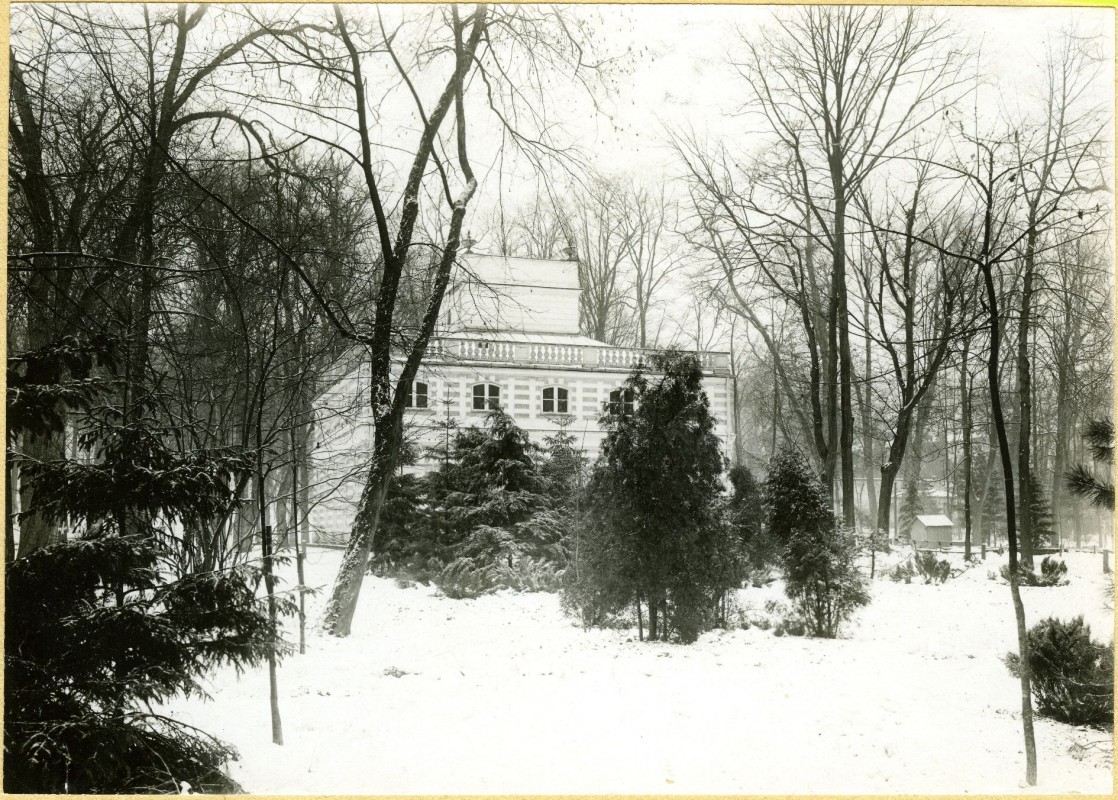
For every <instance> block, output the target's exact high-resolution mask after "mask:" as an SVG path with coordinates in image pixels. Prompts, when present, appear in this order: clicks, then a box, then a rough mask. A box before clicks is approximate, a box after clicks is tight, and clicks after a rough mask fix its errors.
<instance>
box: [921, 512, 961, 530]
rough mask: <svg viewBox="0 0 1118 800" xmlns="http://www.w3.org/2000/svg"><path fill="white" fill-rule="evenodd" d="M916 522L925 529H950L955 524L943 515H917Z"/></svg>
mask: <svg viewBox="0 0 1118 800" xmlns="http://www.w3.org/2000/svg"><path fill="white" fill-rule="evenodd" d="M916 521H917V522H919V523H920V524H921V525H923V526H924V527H925V528H944V527H948V528H950V527H954V526H955V523H954V522H952V521H951V520H950V519H948V518H947V517H945V516H944V515H943V514H917V515H916Z"/></svg>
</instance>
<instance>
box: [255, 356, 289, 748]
mask: <svg viewBox="0 0 1118 800" xmlns="http://www.w3.org/2000/svg"><path fill="white" fill-rule="evenodd" d="M261 380H263V376H261ZM261 396H263V392H261ZM262 413H263V412H262V411H257V415H256V493H257V495H258V498H257V500H258V502H259V507H260V556H261V567H262V569H263V571H264V591H265V592H267V595H268V619H269V621H271V623H272V630H273V631H275V632H276V633H275V634H274V635H278V630H277V622H276V582H275V577H274V576H273V575H272V526H271V525H269V524H268V499H267V496H266V495H265V492H264V463H263V460H262V458H263V447H262V445H263V441H262V440H263V436H262V430H261V428H262V421H261V416H262ZM268 707H269V710H270V712H271V717H272V744H283V723H282V722H281V720H280V710H279V687H278V684H277V676H276V644H275V641H274V640H273V642H272V644H271V646H270V647H269V648H268Z"/></svg>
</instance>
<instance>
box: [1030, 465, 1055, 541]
mask: <svg viewBox="0 0 1118 800" xmlns="http://www.w3.org/2000/svg"><path fill="white" fill-rule="evenodd" d="M1029 517H1030V523H1029V530H1030V532H1031V533H1032V539H1033V542H1032V544H1033V550H1034V551H1035V550H1036V549H1037V548H1039V547H1050V546H1052V544H1053V543H1054V542H1055V541H1056V528H1055V522H1054V521H1053V519H1052V507H1051V506H1050V505H1049V504H1048V497H1047V496H1046V495H1045V492H1044V487H1043V486H1042V485H1041V482H1040V479H1039V478H1038V477H1037V476H1036V473H1035V472H1030V473H1029Z"/></svg>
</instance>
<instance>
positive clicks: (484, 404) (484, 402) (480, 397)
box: [470, 381, 501, 412]
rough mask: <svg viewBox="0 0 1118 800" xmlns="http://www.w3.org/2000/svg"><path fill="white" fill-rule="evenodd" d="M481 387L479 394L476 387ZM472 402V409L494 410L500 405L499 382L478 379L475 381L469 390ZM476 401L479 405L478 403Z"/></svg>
mask: <svg viewBox="0 0 1118 800" xmlns="http://www.w3.org/2000/svg"><path fill="white" fill-rule="evenodd" d="M479 388H480V389H481V394H478V389H479ZM470 396H471V398H472V402H471V403H470V409H471V410H472V411H485V412H489V411H496V410H497V409H499V408H500V407H501V384H499V383H490V382H489V381H480V382H478V383H475V384H474V385H473V387H472V388H471V390H470ZM478 401H480V402H481V405H480V406H479V405H478Z"/></svg>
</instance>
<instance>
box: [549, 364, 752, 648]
mask: <svg viewBox="0 0 1118 800" xmlns="http://www.w3.org/2000/svg"><path fill="white" fill-rule="evenodd" d="M653 367H654V368H655V369H656V370H657V371H659V372H660V373H662V375H661V376H660V377H658V378H656V379H650V378H649V376H648V374H646V373H645V372H643V371H642V370H640V369H638V370H637V371H636V372H634V373H633V374H632V375H631V376H630V377H629V379H628V380H627V381H626V384H625V388H626V389H628V390H630V391H631V392H632V393H633V395H634V397H635V399H636V404H635V409H634V411H633V412H632V413H615V414H611V415H607V416H605V417H603V420H602V423H603V425H604V426H605V427H606V430H607V434H606V440H605V442H604V444H603V445H602V454H601V456H600V458H599V460H598V462H597V464H596V465H595V467H594V469H593V471H592V473H591V476H590V480H589V485H588V487H587V492H586V505H585V509H584V514H583V516H582V524H581V525H580V530H579V532H578V537H577V541H578V545H577V547H576V551H577V552H576V557H575V562H574V565H573V575H572V580H571V581H570V582H569V583H568V586H567V595H566V601H567V605H568V606H569V607H573V608H575V609H577V610H578V611H579V612H580V613H581V614H582V617H583V620H584V622H586V623H588V624H595V623H598V622H601V621H603V620H604V618H606V617H607V616H608V615H609V614H611V613H616V612H617V611H619V610H621V609H623V608H626V607H629V606H631V605H632V604H633V603H634V602H635V603H636V604H637V607H638V613H639V612H640V606H641V604H642V603H643V604H645V605H647V608H648V632H649V637H650V638H652V639H667V638H668V636H669V634H670V633H673V632H674V634H675V635H676V636H677V637H678V638H679V639H680V640H681V641H684V642H690V641H694V640H695V639H696V638H697V637H698V635H699V633H700V632H701V631H702V630H703V629H704V628H705V627H708V626H709V625H710V624H711V623H712V622H713V620H714V616H715V612H716V606H717V604H718V601H719V599H720V598H721V597H722V595H723V592H724V591H725V589H726V588H729V587H731V586H732V585H733V584H732V582H731V580H730V579H729V577H728V575H729V573H730V572H731V571H732V570H728V569H727V568H726V565H727V564H730V563H732V562H733V559H734V558H736V552H737V551H736V548H735V546H734V542H733V539H732V534H731V533H730V531H729V527H728V526H727V525H726V524H725V519H724V515H723V513H722V509H721V507H720V504H719V500H720V496H721V491H722V486H721V480H720V476H721V473H722V466H723V460H722V455H721V452H720V448H719V442H718V438H717V437H716V436H715V434H714V419H713V418H712V417H711V415H710V408H709V404H708V402H707V397H706V393H705V392H704V391H703V388H702V369H701V367H700V366H699V363H698V361H697V359H695V358H694V357H693V356H690V355H685V354H680V353H670V352H669V353H663V354H658V355H656V356H653ZM620 411H622V412H624V409H620Z"/></svg>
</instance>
